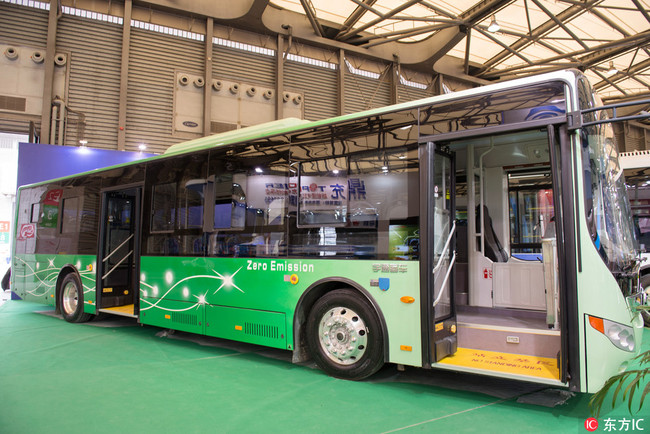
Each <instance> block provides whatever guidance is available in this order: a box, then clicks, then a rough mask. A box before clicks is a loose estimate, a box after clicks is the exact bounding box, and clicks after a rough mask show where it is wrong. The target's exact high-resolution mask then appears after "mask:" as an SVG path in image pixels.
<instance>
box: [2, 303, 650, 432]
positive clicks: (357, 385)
mask: <svg viewBox="0 0 650 434" xmlns="http://www.w3.org/2000/svg"><path fill="white" fill-rule="evenodd" d="M48 310H51V309H49V308H48V307H46V306H42V305H36V304H31V303H26V302H20V301H9V302H7V303H5V304H4V305H2V306H0V433H3V434H13V433H118V434H124V433H184V434H185V433H199V432H200V433H213V432H216V433H222V432H223V433H248V432H250V433H274V432H278V433H320V432H323V433H324V432H356V433H385V432H394V431H399V432H449V433H455V432H479V433H490V432H498V433H507V432H571V433H581V432H586V431H585V429H584V427H583V425H584V422H585V419H587V418H588V417H590V411H589V408H588V405H587V404H588V400H589V397H588V396H586V395H578V396H575V397H573V398H571V399H570V400H569V401H568V402H567V403H566V404H564V405H561V406H557V407H554V408H547V407H542V406H538V405H530V404H522V403H518V402H517V398H518V397H520V396H521V395H525V394H529V393H531V392H532V391H533V390H536V389H537V386H535V387H534V388H531V387H530V386H522V385H520V384H518V383H513V382H504V381H502V380H499V381H495V380H493V379H487V378H484V377H477V376H469V375H458V374H450V373H445V372H442V373H441V371H425V370H422V369H408V370H407V372H405V373H399V372H397V370H396V369H395V367H394V366H390V365H389V366H387V367H386V368H385V369H383V370H382V371H380V372H379V373H378V374H377V375H376V376H374V377H373V378H372V379H371V380H369V381H363V382H350V381H344V380H338V379H335V378H330V377H328V376H326V375H325V374H323V373H322V372H321V371H319V370H318V369H315V368H314V367H312V366H310V365H307V366H299V365H294V364H291V363H290V354H289V353H288V352H283V351H276V350H269V349H266V348H263V347H258V346H254V345H245V344H236V343H231V342H228V341H223V340H219V339H211V338H204V337H199V336H195V335H189V334H182V333H181V334H178V333H177V334H174V335H171V336H167V335H166V333H165V331H164V330H162V329H158V328H154V327H141V326H139V325H137V324H136V323H135V320H128V319H115V320H109V321H99V322H90V323H86V324H69V323H66V322H65V321H63V320H62V319H60V318H59V317H57V316H53V315H52V314H51V313H50V314H47V312H46V313H39V312H41V311H48ZM644 338H645V342H644V349H645V350H647V349H648V348H650V330H648V329H646V331H645V336H644ZM421 383H424V384H421ZM648 400H650V398H649V399H648ZM648 405H649V404H647V403H646V406H645V408H644V411H647V408H648ZM607 417H610V418H613V419H617V418H623V417H627V418H632V417H636V418H639V417H643V416H640V415H638V414H637V415H636V416H630V415H629V413H628V412H627V407H626V406H625V405H618V406H617V408H615V409H608V411H606V412H604V414H602V415H601V417H600V419H599V420H601V421H602V420H603V419H604V418H607ZM602 426H603V424H602V422H601V428H602ZM642 426H643V427H645V429H646V431H648V430H650V416H648V417H646V420H645V421H644V425H642ZM598 431H602V429H599V430H598Z"/></svg>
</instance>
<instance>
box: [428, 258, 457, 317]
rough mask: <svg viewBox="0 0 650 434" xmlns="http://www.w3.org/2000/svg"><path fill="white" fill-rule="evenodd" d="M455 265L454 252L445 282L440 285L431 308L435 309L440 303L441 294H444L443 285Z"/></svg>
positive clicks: (445, 283)
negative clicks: (438, 292)
mask: <svg viewBox="0 0 650 434" xmlns="http://www.w3.org/2000/svg"><path fill="white" fill-rule="evenodd" d="M455 263H456V251H454V256H452V257H451V262H450V263H449V268H447V274H445V280H443V281H442V285H440V294H438V297H436V300H435V301H434V302H433V307H436V305H437V304H438V303H439V302H440V299H441V298H442V294H444V293H445V285H447V280H449V276H450V275H451V270H453V268H454V264H455Z"/></svg>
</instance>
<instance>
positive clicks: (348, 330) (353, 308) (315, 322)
mask: <svg viewBox="0 0 650 434" xmlns="http://www.w3.org/2000/svg"><path fill="white" fill-rule="evenodd" d="M307 345H308V347H309V352H310V353H311V356H312V357H313V358H314V360H315V361H316V363H317V364H318V366H320V368H321V369H322V370H323V371H325V372H326V373H328V374H329V375H331V376H333V377H337V378H343V379H346V380H362V379H364V378H367V377H369V376H370V375H372V374H374V373H375V372H377V370H379V368H381V367H382V366H383V364H384V339H383V336H382V329H381V323H380V321H379V317H378V316H377V313H376V312H375V310H374V309H373V308H372V306H370V304H369V303H368V302H367V301H366V300H365V299H364V298H363V297H361V296H360V295H359V294H358V293H356V292H355V291H353V290H351V289H337V290H335V291H332V292H328V293H327V294H325V295H324V296H323V297H321V298H320V299H318V301H316V303H315V304H314V306H313V308H312V309H311V311H310V313H309V318H308V320H307Z"/></svg>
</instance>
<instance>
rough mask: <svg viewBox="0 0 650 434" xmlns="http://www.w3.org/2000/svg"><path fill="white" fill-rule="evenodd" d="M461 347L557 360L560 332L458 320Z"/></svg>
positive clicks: (459, 344)
mask: <svg viewBox="0 0 650 434" xmlns="http://www.w3.org/2000/svg"><path fill="white" fill-rule="evenodd" d="M458 346H459V347H462V348H471V349H476V350H486V351H496V352H500V353H511V354H520V355H530V356H537V357H546V358H552V359H553V360H555V359H556V357H557V354H558V352H559V351H560V348H561V342H560V332H559V330H544V329H539V328H527V327H512V326H505V325H493V324H485V323H479V322H471V321H467V320H461V318H458Z"/></svg>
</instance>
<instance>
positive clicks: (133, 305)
mask: <svg viewBox="0 0 650 434" xmlns="http://www.w3.org/2000/svg"><path fill="white" fill-rule="evenodd" d="M141 198H142V187H139V186H138V187H131V188H127V189H120V190H111V191H106V192H104V193H103V194H102V216H101V218H102V219H101V235H100V245H99V256H98V258H97V273H98V276H97V282H98V285H97V286H98V287H97V306H98V307H99V311H100V312H107V313H112V314H116V315H122V316H131V317H135V316H137V314H138V287H139V284H138V282H139V279H138V274H139V268H140V260H139V259H140V251H139V247H140V246H139V239H140V206H141V205H140V204H141Z"/></svg>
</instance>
